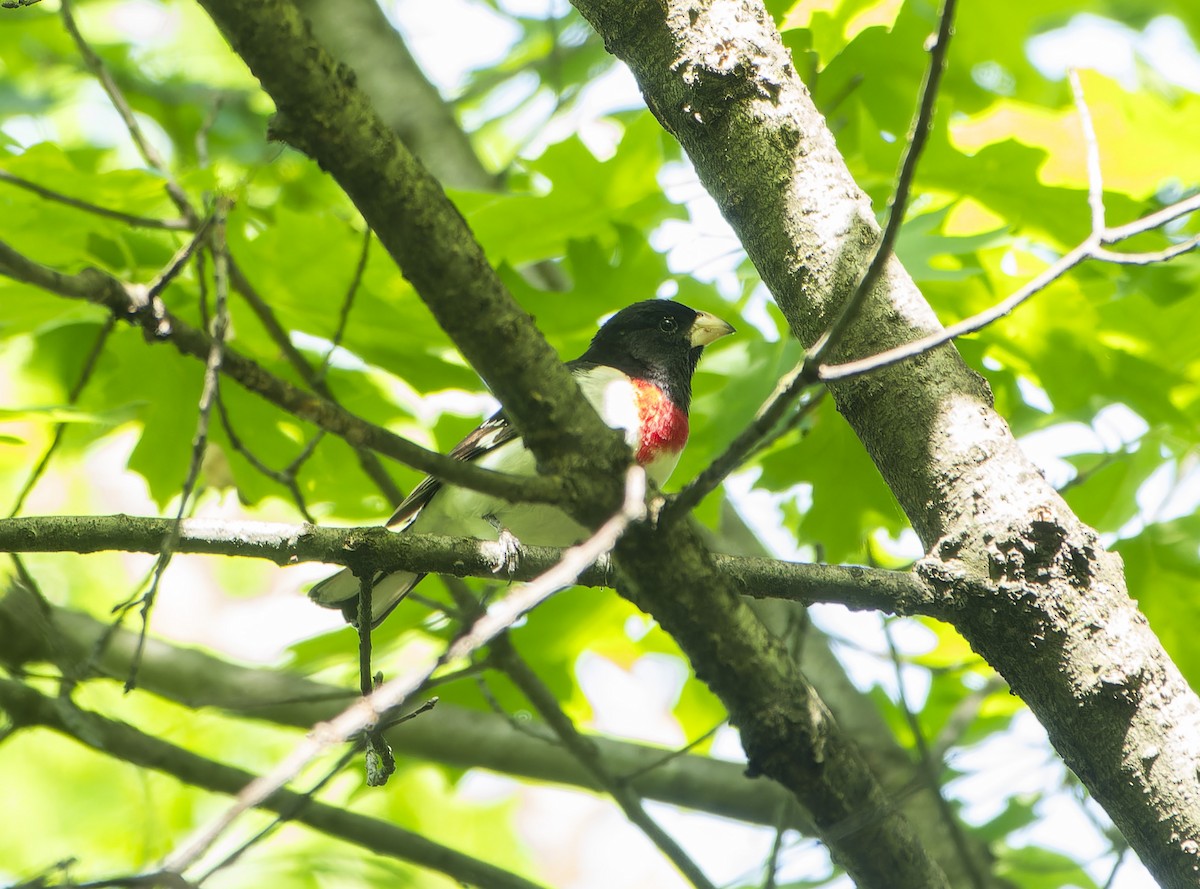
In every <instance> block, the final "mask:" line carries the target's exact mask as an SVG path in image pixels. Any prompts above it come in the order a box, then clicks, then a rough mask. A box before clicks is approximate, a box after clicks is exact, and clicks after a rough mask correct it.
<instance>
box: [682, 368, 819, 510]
mask: <svg viewBox="0 0 1200 889" xmlns="http://www.w3.org/2000/svg"><path fill="white" fill-rule="evenodd" d="M807 386H808V384H807V383H805V382H803V381H802V380H801V377H800V375H799V374H797V373H796V371H792V372H791V373H789V374H788V376H786V377H784V379H783V380H780V383H779V385H778V386H776V388H775V391H774V392H772V393H771V395H770V397H769V398H768V399H767V400H766V401H764V402H763V404H762V406H761V407H760V408H759V409H758V412H757V413H756V414H755V415H754V419H753V420H752V421H751V422H750V424H749V425H748V426H747V427H746V428H745V429H743V430H742V431H741V432H740V433H738V436H737V438H735V439H734V440H733V441H732V442H730V443H729V446H728V447H727V448H725V450H724V451H722V452H721V454H720V455H719V456H718V457H717V458H716V459H715V460H713V461H712V463H710V464H708V466H706V467H705V468H704V470H703V471H702V472H701V473H700V474H699V475H698V476H696V477H695V478H694V479H692V480H691V481H690V482H688V483H687V484H686V485H684V487H683V489H682V490H681V491H680V492H679V493H678V494H676V495H675V496H674V497H672V498H670V501H669V502H668V505H667V508H666V509H665V510H664V512H663V519H664V520H667V521H670V520H674V519H675V518H678V517H679V516H683V515H686V514H687V513H689V512H691V511H692V510H693V509H695V508H696V507H697V506H699V505H700V501H701V500H703V499H704V498H705V497H707V496H708V495H709V494H711V493H712V492H713V491H715V490H716V489H717V488H718V487H719V486H720V485H721V483H722V482H723V481H724V480H725V477H726V476H728V475H729V473H731V472H733V471H734V470H735V469H737V467H738V466H740V465H741V464H742V463H743V462H745V461H746V460H747V459H748V458H749V457H750V456H751V455H752V454H754V453H756V452H757V451H759V450H761V449H762V448H765V447H767V446H768V445H769V444H770V443H771V442H772V441H774V440H775V439H776V434H775V432H774V430H776V428H777V427H778V429H779V432H778V434H780V435H781V434H783V433H784V431H786V430H787V429H793V428H795V426H796V425H797V424H799V423H801V422H802V421H803V420H804V418H805V417H807V416H808V415H809V414H810V413H812V411H813V409H814V408H815V407H816V406H817V405H818V404H819V403H820V401H821V398H822V395H823V394H824V393H823V392H819V393H817V394H816V395H814V396H813V397H812V398H810V399H808V400H807V401H806V402H804V403H803V404H801V405H800V407H798V408H797V409H796V410H795V412H794V413H793V414H792V416H791V417H789V418H788V420H787V422H786V423H784V424H783V425H782V426H781V425H780V421H781V420H782V419H783V416H784V414H786V413H787V411H788V409H789V408H790V407H791V403H792V401H793V400H794V395H795V394H799V392H801V391H802V390H803V389H805V388H807Z"/></svg>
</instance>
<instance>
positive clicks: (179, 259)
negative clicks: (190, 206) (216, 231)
mask: <svg viewBox="0 0 1200 889" xmlns="http://www.w3.org/2000/svg"><path fill="white" fill-rule="evenodd" d="M212 220H213V217H211V216H209V217H208V218H206V219H205V220H204V221H203V222H201V223H200V225H199V226H198V227H197V228H196V230H195V232H194V233H193V234H192V238H191V240H190V241H188V242H187V243H186V244H184V245H183V246H182V247H180V248H179V249H178V250H176V251H175V255H174V256H172V257H171V261H170V262H168V263H167V264H166V265H165V266H164V267H163V269H162V270H161V271H160V272H159V273H158V274H157V275H155V276H154V277H153V278H152V279H151V280H150V281H149V282H148V283H147V284H146V295H147V297H149V298H150V299H154V298H155V297H156V296H159V295H160V294H161V293H162V292H163V291H164V290H165V289H166V288H167V285H168V284H170V283H171V282H172V281H173V280H174V279H175V277H176V276H177V275H178V274H179V273H180V272H181V271H183V268H184V266H186V265H187V264H188V262H189V261H190V260H191V258H192V256H194V255H195V253H196V251H197V250H198V249H200V245H201V244H203V243H204V240H205V239H206V238H207V237H208V230H209V227H210V226H211V225H212Z"/></svg>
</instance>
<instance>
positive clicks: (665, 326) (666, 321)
mask: <svg viewBox="0 0 1200 889" xmlns="http://www.w3.org/2000/svg"><path fill="white" fill-rule="evenodd" d="M678 328H679V322H678V321H676V320H675V319H674V318H671V317H669V316H668V317H666V318H663V319H662V320H661V321H659V322H658V329H659V330H661V331H662V332H663V333H674V332H675V331H676V330H677V329H678Z"/></svg>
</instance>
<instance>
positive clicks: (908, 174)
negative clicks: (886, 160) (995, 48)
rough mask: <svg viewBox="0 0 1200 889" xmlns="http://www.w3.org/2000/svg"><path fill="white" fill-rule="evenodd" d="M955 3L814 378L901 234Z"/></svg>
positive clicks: (945, 1) (819, 350)
mask: <svg viewBox="0 0 1200 889" xmlns="http://www.w3.org/2000/svg"><path fill="white" fill-rule="evenodd" d="M955 2H956V0H942V9H941V11H940V12H939V13H938V30H937V34H936V36H934V37H933V45H932V46H930V47H929V65H928V66H927V67H926V68H925V76H924V79H923V80H922V82H921V91H920V96H921V98H920V101H919V103H918V105H917V113H916V115H915V117H914V118H913V122H912V126H911V128H910V129H909V131H908V139H907V140H906V143H905V146H904V154H903V156H902V157H901V160H900V169H899V171H898V173H897V174H896V186H895V188H893V189H892V196H891V198H890V200H889V201H888V211H887V213H888V217H887V223H886V224H885V225H884V227H883V232H882V234H881V235H880V237H879V241H878V242H877V243H876V244H875V252H874V254H873V255H872V256H871V261H870V262H869V263H868V264H867V268H866V271H865V272H863V275H862V277H861V278H860V279H859V280H858V283H857V284H856V285H855V287H854V291H853V292H852V293H851V294H850V298H849V299H848V300H846V302H845V303H844V304H843V305H842V309H841V312H839V314H838V316H837V318H836V319H835V320H834V322H833V324H831V325H830V326H829V329H828V330H826V331H825V333H824V334H822V335H821V337H820V338H819V339H818V340H817V341H816V342H815V343H813V345H812V347H811V348H810V349H809V350H808V355H807V357H806V358H805V366H806V368H807V369H808V371H807V374H806V375H807V376H809V377H810V378H811V379H813V380H815V379H816V369H817V368H818V367H819V366H820V364H821V362H822V361H824V360H825V358H826V357H828V355H829V354H830V353H831V352H832V351H833V350H834V348H836V347H837V345H838V343H839V342H840V341H841V338H842V336H843V335H844V334H845V332H846V330H847V329H848V328H849V327H850V325H851V324H853V323H854V319H855V318H856V317H857V316H858V311H859V309H860V308H861V307H862V304H863V302H864V301H865V300H866V298H867V294H869V293H870V292H871V290H872V289H874V287H875V282H876V281H878V280H879V276H880V275H882V274H883V270H884V268H885V267H886V266H887V263H888V260H889V259H891V257H892V252H893V248H894V247H895V244H896V238H897V237H899V235H900V226H901V225H902V224H903V223H904V211H905V210H906V209H907V206H908V196H909V192H910V191H911V190H912V184H913V180H914V178H915V177H916V174H917V162H918V161H919V160H920V158H921V152H922V151H923V150H924V148H925V142H926V141H927V140H928V138H929V133H930V131H931V130H932V128H933V113H934V110H935V108H936V107H937V95H938V89H939V87H940V86H941V82H942V74H943V73H944V72H945V70H946V54H947V53H948V52H949V49H950V37H951V35H952V34H953V33H954V5H955Z"/></svg>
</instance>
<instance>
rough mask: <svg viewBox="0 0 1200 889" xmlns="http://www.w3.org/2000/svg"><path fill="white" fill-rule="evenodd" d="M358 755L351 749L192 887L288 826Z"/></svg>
mask: <svg viewBox="0 0 1200 889" xmlns="http://www.w3.org/2000/svg"><path fill="white" fill-rule="evenodd" d="M357 755H358V749H357V747H351V748H350V749H349V750H347V751H346V752H345V753H343V754H342V755H341V756H340V757H338V761H337V762H335V763H334V764H333V765H332V766H331V767H330V768H329V769H328V771H326V772H325V774H324V775H322V776H321V778H320V779H318V780H317V782H316V783H315V784H313V786H312V787H310V788H308V790H305V791H304V792H303V793H297V794H296V798H295V799H294V800H292V804H291V805H290V806H288V807H287V808H286V809H285V810H283V811H282V812H280V813H279V814H278V815H276V816H275V818H274V819H272V821H271V823H270V824H268V825H267V826H266V827H264V828H263V829H262V830H260V831H258V832H257V833H256V834H254V835H253V836H252V837H250V838H249V839H247V840H246V841H245V842H243V843H241V844H240V845H239V846H238V847H237V848H236V849H234V850H233V851H232V852H230V853H229V854H228V855H226V856H225V857H224V858H222V859H221V860H220V861H218V862H217V863H216V864H214V865H213V866H212V867H210V868H209V869H208V870H206V871H205V872H204V873H203V874H201V875H200V876H199V877H196V878H195V879H193V880H192V881H191V883H192V885H193V886H200V885H203V884H204V883H205V881H207V880H208V878H209V877H211V876H212V875H213V874H215V873H217V872H218V871H222V870H224V869H225V868H227V867H229V866H230V865H231V864H233V863H235V862H236V861H237V860H238V859H239V858H241V857H242V856H243V855H245V854H246V853H247V852H248V851H250V849H251V848H253V847H254V846H257V845H258V844H259V843H261V842H262V841H263V840H265V839H266V838H267V837H269V836H270V835H271V834H272V833H274V832H275V831H276V830H278V829H279V828H280V827H282V826H283V825H284V824H286V823H287V822H289V821H291V820H292V819H293V818H295V817H296V816H297V815H299V814H300V813H301V812H302V811H304V809H305V808H306V807H307V806H308V805H309V804H310V803H312V801H313V800H314V799H315V798H316V796H317V794H318V793H320V792H321V791H322V790H323V789H324V788H325V786H326V785H327V784H328V783H329V782H330V781H332V780H333V779H334V778H335V777H337V776H338V775H339V774H340V773H341V771H342V770H343V769H344V768H346V766H348V765H349V764H350V761H351V760H353V759H354V757H355V756H357Z"/></svg>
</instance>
